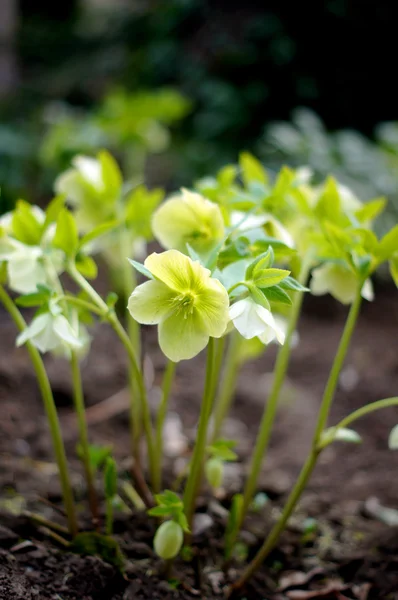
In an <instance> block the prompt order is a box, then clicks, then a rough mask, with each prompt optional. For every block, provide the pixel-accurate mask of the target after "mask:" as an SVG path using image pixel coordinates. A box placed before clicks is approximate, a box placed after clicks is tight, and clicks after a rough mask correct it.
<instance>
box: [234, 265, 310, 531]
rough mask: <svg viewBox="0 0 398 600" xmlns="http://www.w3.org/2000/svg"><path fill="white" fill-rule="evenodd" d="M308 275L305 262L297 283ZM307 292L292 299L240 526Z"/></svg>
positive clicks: (261, 458)
mask: <svg viewBox="0 0 398 600" xmlns="http://www.w3.org/2000/svg"><path fill="white" fill-rule="evenodd" d="M308 275H309V263H308V262H306V261H304V262H303V265H302V267H301V271H300V274H299V276H298V281H299V283H301V284H302V285H304V284H305V283H306V281H307V279H308ZM303 298H304V292H296V293H295V297H294V300H293V304H292V308H291V312H290V320H289V325H288V330H287V333H286V340H285V343H284V344H283V346H281V347H280V349H279V352H278V355H277V358H276V363H275V370H274V378H273V382H272V388H271V392H270V395H269V398H268V402H267V404H266V406H265V408H264V412H263V416H262V419H261V423H260V429H259V432H258V434H257V439H256V444H255V447H254V450H253V454H252V459H251V464H250V469H249V476H248V478H247V481H246V485H245V489H244V494H243V510H242V515H241V523H240V524H242V522H243V519H244V518H245V516H246V513H247V510H248V508H249V505H250V502H251V501H252V498H253V495H254V492H255V491H256V487H257V482H258V477H259V475H260V471H261V467H262V465H263V461H264V459H265V456H266V452H267V449H268V446H269V442H270V438H271V432H272V427H273V424H274V421H275V416H276V412H277V407H278V402H279V395H280V392H281V389H282V386H283V382H284V381H285V377H286V372H287V367H288V365H289V360H290V354H291V350H292V348H291V342H292V337H293V334H294V332H295V330H296V327H297V322H298V319H299V316H300V311H301V307H302V304H303Z"/></svg>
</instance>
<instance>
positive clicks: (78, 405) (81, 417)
mask: <svg viewBox="0 0 398 600" xmlns="http://www.w3.org/2000/svg"><path fill="white" fill-rule="evenodd" d="M70 366H71V372H72V384H73V401H74V405H75V411H76V416H77V423H78V428H79V442H80V448H81V453H82V462H83V466H84V472H85V475H86V484H87V492H88V501H89V506H90V511H91V515H92V517H93V523H94V526H95V527H97V526H98V521H99V518H98V500H97V493H96V491H95V485H94V477H93V469H92V467H91V462H90V446H89V441H88V430H87V421H86V410H85V405H84V394H83V386H82V380H81V373H80V366H79V358H78V356H77V354H76V352H73V351H72V352H71V357H70Z"/></svg>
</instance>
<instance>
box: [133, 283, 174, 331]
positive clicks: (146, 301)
mask: <svg viewBox="0 0 398 600" xmlns="http://www.w3.org/2000/svg"><path fill="white" fill-rule="evenodd" d="M175 296H176V294H175V292H174V291H173V290H171V289H170V288H169V287H167V285H165V284H164V283H162V282H161V281H146V282H145V283H142V284H141V285H139V286H137V287H136V288H135V290H134V292H133V293H132V294H131V296H130V298H129V301H128V306H127V307H128V309H129V311H130V314H131V316H132V317H133V319H135V320H136V321H138V323H141V324H142V325H156V324H157V323H160V321H161V320H162V319H164V318H166V317H167V316H168V315H169V314H170V312H171V311H172V310H173V306H172V303H173V300H174V299H175Z"/></svg>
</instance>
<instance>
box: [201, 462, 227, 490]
mask: <svg viewBox="0 0 398 600" xmlns="http://www.w3.org/2000/svg"><path fill="white" fill-rule="evenodd" d="M205 473H206V477H207V481H208V482H209V483H210V485H211V486H212V487H213V488H219V487H220V486H221V484H222V482H223V479H224V463H223V461H222V460H220V459H219V458H210V460H208V461H207V462H206V464H205Z"/></svg>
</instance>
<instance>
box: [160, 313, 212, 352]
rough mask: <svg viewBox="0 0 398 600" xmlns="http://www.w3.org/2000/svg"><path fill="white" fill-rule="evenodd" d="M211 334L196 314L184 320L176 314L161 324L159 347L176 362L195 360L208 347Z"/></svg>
mask: <svg viewBox="0 0 398 600" xmlns="http://www.w3.org/2000/svg"><path fill="white" fill-rule="evenodd" d="M208 341H209V334H208V333H207V332H206V331H205V328H204V325H203V322H202V321H201V319H200V317H199V316H198V314H197V313H196V311H195V312H193V313H191V314H190V315H188V316H187V317H186V318H184V317H183V316H182V315H181V313H180V314H177V313H174V314H172V315H171V316H170V317H168V318H167V319H165V320H164V321H162V322H161V323H160V324H159V345H160V348H161V350H162V352H163V353H164V354H165V355H166V356H167V358H169V359H170V360H172V361H174V362H179V361H180V360H188V359H190V358H193V357H194V356H196V355H197V354H199V352H201V351H202V350H203V348H205V347H206V345H207V343H208Z"/></svg>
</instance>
